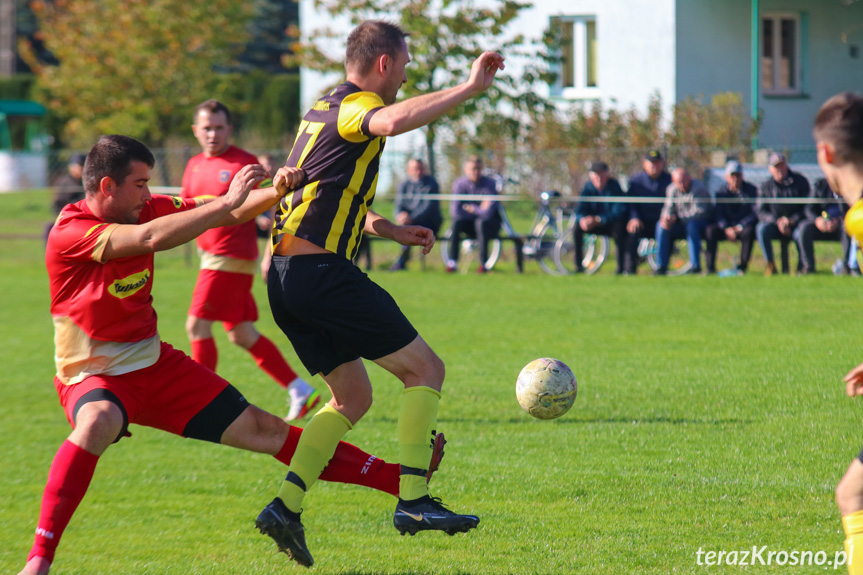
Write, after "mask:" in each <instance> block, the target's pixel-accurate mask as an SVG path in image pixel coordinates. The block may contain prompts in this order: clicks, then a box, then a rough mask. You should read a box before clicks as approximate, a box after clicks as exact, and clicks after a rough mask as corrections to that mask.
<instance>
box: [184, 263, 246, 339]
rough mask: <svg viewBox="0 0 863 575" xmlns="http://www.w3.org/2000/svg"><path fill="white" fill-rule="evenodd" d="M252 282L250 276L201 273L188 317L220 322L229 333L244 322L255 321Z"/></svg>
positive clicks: (207, 271)
mask: <svg viewBox="0 0 863 575" xmlns="http://www.w3.org/2000/svg"><path fill="white" fill-rule="evenodd" d="M254 279H255V276H253V275H250V274H238V273H234V272H219V271H214V270H201V271H200V272H199V273H198V283H197V284H196V285H195V292H194V293H193V294H192V305H191V306H190V307H189V315H191V316H195V317H199V318H201V319H206V320H209V321H220V322H222V323H224V324H225V329H226V330H228V331H230V330H232V329H233V328H234V327H235V326H236V325H237V324H239V323H242V322H244V321H251V322H255V321H258V306H256V305H255V298H253V297H252V282H253V281H254Z"/></svg>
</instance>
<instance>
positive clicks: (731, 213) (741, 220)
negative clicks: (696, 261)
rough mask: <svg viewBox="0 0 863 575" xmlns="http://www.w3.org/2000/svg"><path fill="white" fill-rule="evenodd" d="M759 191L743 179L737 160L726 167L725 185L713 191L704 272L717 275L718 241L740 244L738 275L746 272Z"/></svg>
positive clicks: (750, 253) (753, 235)
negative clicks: (713, 201)
mask: <svg viewBox="0 0 863 575" xmlns="http://www.w3.org/2000/svg"><path fill="white" fill-rule="evenodd" d="M757 195H758V189H757V188H756V187H755V186H754V185H752V184H750V183H749V182H747V181H745V180H744V179H743V166H742V165H740V162H738V161H737V160H731V161H729V162H728V163H727V164H726V165H725V183H724V184H722V187H721V188H719V190H718V191H717V192H716V208H715V210H714V212H713V216H714V217H713V221H712V222H711V223H710V224H708V225H707V230H706V232H705V235H706V236H707V252H706V253H705V254H704V259H705V263H706V264H707V273H709V274H715V273H716V249H717V247H718V244H719V242H720V241H725V240H727V241H729V242H736V241H739V242H740V261H739V262H738V263H737V269H736V270H735V271H736V272H737V273H738V274H743V273H746V268H747V267H748V266H749V258H750V257H751V256H752V244H753V240H754V239H755V222H756V221H758V216H756V215H755V204H754V203H753V200H755V197H756V196H757Z"/></svg>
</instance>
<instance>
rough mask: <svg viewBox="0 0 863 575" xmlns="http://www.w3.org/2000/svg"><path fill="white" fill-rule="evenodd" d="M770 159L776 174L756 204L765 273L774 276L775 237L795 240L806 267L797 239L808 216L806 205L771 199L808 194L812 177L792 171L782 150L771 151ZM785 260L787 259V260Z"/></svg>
mask: <svg viewBox="0 0 863 575" xmlns="http://www.w3.org/2000/svg"><path fill="white" fill-rule="evenodd" d="M767 163H768V164H769V169H770V175H771V176H773V177H772V178H768V179H767V181H766V182H764V183H763V184H761V188H760V189H759V190H758V203H757V204H756V208H755V211H756V212H757V213H758V225H757V226H756V227H755V235H756V236H757V237H758V244H759V245H760V246H761V251H762V252H763V253H764V259H765V260H767V267H766V268H765V269H764V275H766V276H770V275H773V274H775V273H776V264H775V263H774V259H773V245H772V243H771V242H772V241H773V240H781V241H784V242H790V241H794V244H795V245H797V258H798V259H797V261H798V263H797V269H798V270H801V269H802V268H803V265H802V264H803V260H802V257H801V254H800V245H799V244H798V243H797V227H798V226H799V225H800V222H802V221H803V220H804V219H805V218H806V205H805V204H802V203H801V204H785V203H771V202H770V201H769V200H774V199H780V200H781V199H788V198H805V197H807V196H808V195H809V180H807V179H806V178H805V177H804V176H803V175H802V174H798V173H797V172H793V171H791V170H790V169H789V168H788V162H786V160H785V156H784V155H782V154H780V153H778V152H773V153H772V154H770V157H769V158H768V162H767ZM765 200H767V201H765ZM783 253H785V252H783ZM783 263H786V262H784V261H783ZM782 272H783V273H788V270H787V269H783V270H782Z"/></svg>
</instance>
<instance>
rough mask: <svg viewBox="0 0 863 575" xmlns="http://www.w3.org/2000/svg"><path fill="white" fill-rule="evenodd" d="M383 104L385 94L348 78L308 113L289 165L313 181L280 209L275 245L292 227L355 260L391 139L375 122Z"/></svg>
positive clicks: (276, 218)
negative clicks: (376, 130)
mask: <svg viewBox="0 0 863 575" xmlns="http://www.w3.org/2000/svg"><path fill="white" fill-rule="evenodd" d="M383 107H384V102H383V100H381V97H380V96H379V95H377V94H375V93H373V92H364V91H362V90H361V89H360V88H359V87H357V86H356V85H354V84H352V83H351V82H345V83H344V84H342V85H341V86H339V87H337V88H336V89H335V90H333V91H332V92H330V93H329V94H327V95H325V96H324V97H322V98H321V99H320V100H318V101H317V102H315V104H314V105H313V106H312V109H311V110H309V112H308V113H307V114H306V115H305V117H303V121H302V123H301V124H300V129H299V133H298V134H297V139H296V141H295V142H294V147H293V149H292V150H291V154H290V156H288V161H287V165H288V166H296V167H299V168H302V169H303V171H304V172H305V174H306V178H307V180H308V182H309V183H308V184H306V186H305V187H303V188H302V190H301V192H302V193H300V192H299V191H298V192H297V193H295V194H293V195H291V196H288V197H287V198H285V199H284V200H282V202H281V203H280V205H279V207H278V209H277V210H276V217H275V222H274V226H273V230H274V231H273V244H274V245H278V243H279V242H280V241H281V239H282V238H283V237H284V235H285V234H286V233H287V234H291V235H293V236H296V237H298V238H302V239H304V240H308V241H309V242H311V243H313V244H314V245H316V246H319V247H321V248H324V249H326V250H327V251H329V252H333V253H335V254H338V255H341V256H344V257H346V258H348V259H349V260H353V258H354V256H355V255H356V251H357V247H358V246H359V243H360V236H361V234H362V231H363V225H364V224H365V219H366V214H367V213H368V211H369V208H370V207H371V205H372V200H374V195H375V186H376V184H377V178H378V168H379V165H380V159H381V152H383V150H384V143H385V142H386V138H385V137H374V136H372V134H371V133H370V132H369V122H370V121H371V119H372V117H374V115H375V113H376V112H377V111H378V110H380V109H381V108H383Z"/></svg>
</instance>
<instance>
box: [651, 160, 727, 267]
mask: <svg viewBox="0 0 863 575" xmlns="http://www.w3.org/2000/svg"><path fill="white" fill-rule="evenodd" d="M712 211H713V203H712V201H711V199H710V193H708V191H707V188H705V187H704V184H702V183H701V182H700V181H699V180H693V179H692V176H690V175H689V172H687V171H686V169H685V168H675V169H674V171H673V172H671V185H670V186H668V189H667V190H666V195H665V204H664V205H663V206H662V213H661V215H660V216H659V222H658V223H657V224H656V248H657V251H658V252H659V254H658V257H657V263H658V264H659V269H658V270H656V272H654V273H655V275H665V274H666V273H667V272H668V262H669V260H670V259H671V244H672V243H673V242H674V240H677V239H682V238H684V237H685V238H686V243H687V244H688V245H689V261H690V262H691V263H692V267H691V268H689V272H687V273H691V274H697V273H701V237H702V236H703V235H704V229H705V228H706V227H707V221H708V220H709V218H710V215H711V212H712Z"/></svg>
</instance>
